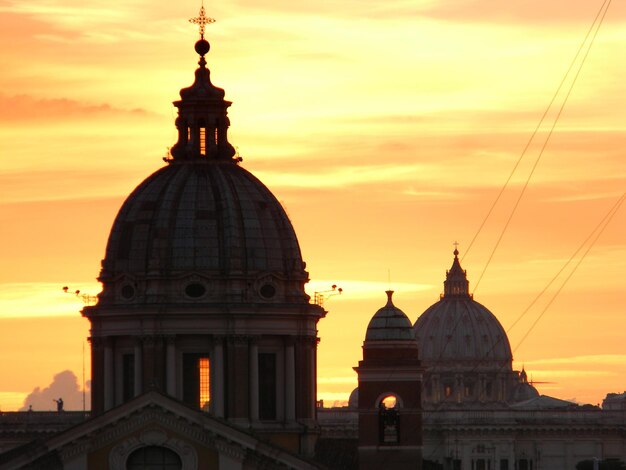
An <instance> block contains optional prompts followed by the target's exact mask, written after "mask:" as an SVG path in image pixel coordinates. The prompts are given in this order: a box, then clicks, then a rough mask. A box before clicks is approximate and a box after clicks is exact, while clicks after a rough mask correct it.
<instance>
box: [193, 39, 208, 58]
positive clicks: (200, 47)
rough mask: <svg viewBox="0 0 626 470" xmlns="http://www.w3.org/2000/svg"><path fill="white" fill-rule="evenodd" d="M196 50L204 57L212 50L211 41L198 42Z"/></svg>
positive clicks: (202, 40) (201, 40)
mask: <svg viewBox="0 0 626 470" xmlns="http://www.w3.org/2000/svg"><path fill="white" fill-rule="evenodd" d="M194 48H195V49H196V52H197V53H198V54H200V55H201V56H204V55H205V54H206V53H207V52H209V50H210V49H211V45H210V44H209V41H207V40H206V39H204V38H203V39H200V40H199V41H198V42H196V45H195V46H194Z"/></svg>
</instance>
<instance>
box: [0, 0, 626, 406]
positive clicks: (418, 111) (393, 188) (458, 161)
mask: <svg viewBox="0 0 626 470" xmlns="http://www.w3.org/2000/svg"><path fill="white" fill-rule="evenodd" d="M605 3H606V2H603V1H602V0H550V1H549V2H546V1H545V0H527V1H524V2H506V1H501V0H445V1H444V0H387V1H385V2H374V1H363V0H360V1H357V0H344V1H328V0H321V1H317V2H304V1H294V0H254V1H252V0H232V1H231V0H226V1H223V2H219V3H217V2H216V3H214V4H213V3H209V2H208V1H207V2H206V3H205V7H206V10H207V14H208V15H209V16H211V17H214V18H216V19H217V22H216V23H215V24H213V25H209V26H208V27H207V32H206V37H207V39H208V40H209V41H210V43H211V46H212V49H211V52H209V54H208V56H207V61H208V64H209V67H210V69H211V72H212V79H213V82H214V83H215V84H216V85H217V86H220V87H223V88H225V90H226V99H228V100H231V101H233V106H232V107H231V108H230V113H229V116H230V119H231V128H230V131H229V136H230V141H231V142H232V143H233V145H235V146H236V147H237V148H238V150H239V153H240V155H241V156H242V157H243V159H244V161H243V166H244V167H245V168H247V169H248V170H250V171H252V172H253V173H254V174H255V175H256V176H258V177H259V178H260V179H261V180H262V181H263V182H264V183H265V184H266V185H267V186H268V187H269V188H270V189H271V190H272V191H273V192H274V194H275V195H276V196H277V198H278V199H279V200H280V201H281V202H282V203H283V205H284V206H285V208H286V210H287V212H288V214H289V217H290V218H291V220H292V222H293V224H294V226H295V229H296V233H297V234H298V237H299V241H300V245H301V248H302V251H303V255H304V258H305V261H306V262H307V269H308V271H309V273H310V276H311V280H312V282H311V283H310V285H309V288H308V290H309V293H310V294H311V295H312V294H313V292H314V291H320V290H325V289H328V288H329V287H330V285H332V284H337V285H339V286H341V287H342V288H343V289H344V293H343V294H342V295H341V296H334V297H332V298H329V299H328V300H327V302H326V305H325V306H326V308H327V310H328V311H329V313H328V315H327V317H326V318H325V319H323V320H322V321H321V322H320V324H319V335H320V337H321V343H320V346H319V369H318V387H319V398H323V399H324V400H325V402H326V403H327V404H328V403H332V402H334V401H335V400H346V399H347V397H348V394H349V393H350V391H351V390H352V389H353V388H354V387H355V386H356V374H355V373H354V371H353V370H352V367H353V366H355V365H357V362H358V360H359V359H360V357H361V344H362V341H363V338H364V334H365V329H366V327H367V324H368V321H369V319H370V318H371V316H372V315H373V314H374V313H375V312H376V310H377V309H378V308H380V307H381V306H383V305H384V303H385V299H386V297H385V294H384V290H386V289H387V288H392V289H394V290H395V291H396V294H395V296H394V299H395V303H396V305H397V306H398V307H400V308H401V309H402V310H403V311H404V312H405V313H406V314H407V315H408V316H409V318H410V319H411V321H415V320H416V319H417V317H418V316H419V315H420V313H422V312H423V311H424V310H426V308H427V307H429V306H430V305H431V304H432V303H434V302H436V301H437V300H438V299H439V294H440V293H441V292H442V290H443V280H444V278H445V272H446V269H449V267H450V265H451V263H452V250H453V249H454V246H453V242H454V241H455V240H457V241H458V242H459V250H460V251H461V256H464V259H463V263H462V264H463V267H464V268H465V269H466V270H467V272H468V277H469V279H470V289H472V290H473V288H474V286H475V285H476V281H477V280H478V278H479V276H480V273H481V271H482V270H483V268H484V266H485V263H486V262H487V259H488V257H489V255H490V253H491V250H492V249H493V246H494V244H495V243H496V240H497V238H498V236H499V234H500V231H501V229H502V226H503V224H504V223H505V221H506V219H507V217H508V216H509V214H510V212H511V210H512V207H513V204H514V203H515V200H516V198H517V196H518V195H519V193H520V191H521V189H522V187H523V185H524V183H525V181H526V178H527V176H528V174H529V172H530V171H531V168H532V167H533V165H534V163H535V160H536V159H537V157H538V155H539V152H540V149H541V146H542V145H543V142H544V140H545V137H546V135H547V133H548V131H549V130H550V127H551V126H552V124H553V122H554V118H555V115H556V113H557V111H558V108H559V107H560V106H561V104H562V103H563V100H564V96H565V93H566V91H567V88H568V87H569V84H570V83H571V82H572V79H573V74H570V76H569V77H568V80H567V81H566V84H565V87H564V89H563V90H562V91H561V93H560V94H559V96H558V97H557V99H556V101H555V104H554V106H553V108H552V110H551V112H550V113H549V114H548V116H547V118H546V120H545V122H544V124H543V125H542V127H541V129H540V131H539V133H538V134H537V137H536V140H535V141H534V143H533V144H532V145H531V146H530V147H529V150H528V151H527V152H526V155H525V157H524V159H523V160H522V162H521V164H520V166H519V168H518V171H517V172H516V173H515V176H514V177H513V179H512V181H511V184H510V186H509V187H508V188H507V190H506V191H505V193H504V195H503V197H502V200H501V201H500V203H499V204H498V205H497V206H496V208H495V210H494V213H493V215H492V217H491V218H490V219H489V220H488V222H487V223H486V225H485V227H484V229H483V230H482V232H481V234H480V235H479V237H478V238H477V239H476V242H475V243H474V245H473V246H472V248H471V250H470V251H469V252H467V247H468V245H469V243H470V241H471V239H472V237H473V236H474V234H475V233H476V231H477V229H478V227H479V225H480V223H481V221H482V220H483V217H484V216H485V215H486V213H487V211H488V210H489V208H490V206H491V204H492V202H493V200H494V198H495V197H496V195H497V194H498V191H499V189H500V188H501V186H502V185H503V184H504V182H505V181H506V178H507V177H508V175H509V173H510V172H511V170H512V168H513V166H514V165H515V162H516V161H517V159H518V158H519V157H520V155H521V153H522V150H523V149H524V146H525V145H526V143H527V141H528V139H529V138H530V136H531V134H532V132H533V130H534V129H535V127H536V126H537V124H538V122H539V119H540V118H541V116H542V114H543V112H544V110H545V108H546V106H547V105H548V104H549V102H550V100H551V99H552V96H553V94H554V92H555V90H556V89H557V87H558V85H559V83H560V82H561V80H562V79H563V76H564V74H565V72H566V71H567V69H568V67H569V65H570V62H571V61H572V59H573V58H574V55H575V54H576V51H577V50H578V47H579V45H580V44H581V42H582V41H583V39H584V38H585V34H586V33H587V31H588V29H589V27H590V26H591V24H592V22H593V20H594V18H595V16H596V14H597V13H598V11H599V10H600V8H601V6H602V5H603V4H605ZM198 8H199V0H197V1H196V0H183V1H178V2H171V1H165V0H151V1H148V0H126V1H124V2H111V1H110V0H107V1H105V0H29V1H27V2H26V1H23V0H0V44H1V45H0V48H1V54H0V68H1V70H2V73H0V370H1V373H0V410H2V411H7V410H16V409H19V408H20V407H21V406H22V405H23V401H24V398H25V397H26V396H27V395H28V394H29V393H30V392H32V391H33V390H34V389H35V388H36V387H40V388H42V389H43V388H44V387H47V386H48V385H49V384H50V383H51V382H52V379H53V376H54V375H55V374H58V373H59V372H62V371H65V370H71V371H73V372H74V373H75V375H76V376H77V377H79V381H82V379H81V376H82V349H83V345H84V343H85V340H86V337H87V336H88V334H89V333H88V322H87V320H85V319H83V318H82V317H81V316H80V313H79V311H80V308H81V306H82V302H81V301H80V299H78V298H77V297H75V296H73V295H70V294H66V293H63V291H62V290H61V288H62V287H63V286H65V285H67V286H69V287H70V290H72V291H73V290H76V289H80V290H81V291H82V292H86V293H89V294H92V295H95V294H97V293H98V292H99V284H98V283H97V282H96V281H95V278H96V276H97V275H98V273H99V268H100V260H101V259H102V257H103V255H104V248H105V244H106V240H107V237H108V232H109V230H110V227H111V223H112V221H113V219H114V217H115V215H116V213H117V210H118V209H119V207H120V205H121V204H122V202H123V201H124V199H125V197H126V196H127V195H128V194H129V193H130V192H131V190H132V189H133V188H134V187H135V186H136V185H137V184H139V183H140V182H141V181H142V180H143V179H144V178H145V177H147V176H148V175H149V174H151V173H152V172H153V171H155V170H156V169H158V168H160V167H161V166H162V165H163V164H164V163H163V161H162V157H163V156H165V154H166V151H167V148H168V147H170V146H171V145H173V144H174V143H175V141H176V132H175V127H174V119H175V116H176V113H175V109H174V107H173V106H172V101H174V100H176V99H178V91H179V90H180V88H182V87H186V86H189V85H190V84H191V83H192V81H193V71H194V70H195V68H196V63H197V55H196V53H195V52H194V50H193V44H194V42H195V41H196V39H197V36H198V31H197V28H196V27H195V26H193V25H191V24H189V23H188V21H187V20H188V18H190V17H192V16H196V15H197V11H198ZM624 50H626V3H625V2H613V4H612V5H611V6H610V8H609V10H608V12H607V13H606V18H605V20H604V23H603V24H602V28H601V29H600V30H599V32H598V34H597V37H596V39H595V43H594V44H593V47H592V48H591V50H590V52H589V54H588V56H587V59H586V62H585V64H584V67H583V68H582V70H581V72H580V74H579V76H578V79H577V81H576V83H575V86H574V88H573V90H572V92H571V95H570V97H569V101H568V102H567V104H566V106H565V108H564V111H563V113H562V115H561V116H560V119H559V120H558V122H557V124H556V127H555V130H554V133H553V135H552V138H551V140H550V142H549V144H548V145H547V147H546V149H545V151H544V153H543V155H542V157H541V159H540V160H539V163H538V164H537V167H536V170H535V171H534V174H533V176H532V179H531V180H530V184H529V186H528V189H527V190H526V192H525V194H524V197H523V198H522V200H521V202H520V204H519V207H518V210H517V212H516V214H515V216H514V217H513V219H512V220H511V222H510V225H509V228H508V230H507V231H506V233H505V234H504V237H503V238H502V241H501V243H500V246H499V248H498V250H497V251H496V253H495V255H494V257H493V260H492V261H491V263H490V265H489V268H488V269H487V271H486V272H485V275H484V277H483V278H482V280H481V281H480V285H479V287H478V289H477V290H476V292H475V296H474V298H475V299H476V300H477V301H479V302H480V303H482V304H484V305H486V306H487V307H488V308H489V309H490V310H491V311H492V312H493V313H494V314H495V315H496V316H497V317H498V318H499V320H500V321H501V323H502V324H503V326H504V328H505V329H507V330H508V329H509V328H510V327H511V325H512V324H513V323H514V322H515V320H516V319H517V318H518V317H519V316H520V315H521V314H522V312H523V311H524V310H525V309H526V307H528V305H529V304H530V303H531V302H532V301H533V299H534V298H535V297H536V296H537V294H539V293H540V292H541V291H542V290H543V289H544V288H545V287H546V285H547V284H548V282H549V281H550V280H551V279H552V278H553V276H554V275H555V274H556V273H557V272H558V271H559V270H560V269H561V268H562V267H563V265H564V263H565V262H566V261H567V260H568V259H569V258H570V257H571V256H572V254H574V253H575V252H576V250H577V249H578V248H579V246H580V245H581V244H582V243H583V242H584V241H585V239H587V237H588V236H589V235H590V234H591V233H592V231H593V230H594V229H595V228H596V227H597V226H598V224H599V223H600V222H601V220H602V219H603V217H605V215H606V214H607V213H609V211H610V209H611V207H613V206H614V205H615V204H616V203H617V202H618V200H619V199H620V197H621V196H622V195H623V193H624V190H626V61H625V60H624V59H625V57H626V56H625V54H624ZM578 63H580V60H579V62H578ZM589 247H590V246H589V244H587V245H584V247H583V248H582V250H580V251H579V252H578V255H577V257H576V258H575V259H574V263H572V264H570V265H569V267H567V268H566V269H565V270H564V271H563V273H562V274H561V276H560V277H559V278H558V279H557V281H556V282H555V283H554V284H552V285H551V286H550V287H549V288H548V290H547V292H546V294H545V295H544V296H542V297H541V299H540V300H539V301H538V302H537V303H536V304H535V305H534V306H533V307H532V308H531V309H530V310H529V311H528V313H527V314H526V315H525V316H524V317H523V319H522V320H521V321H520V322H519V323H517V324H516V325H515V327H514V328H512V329H511V330H510V332H509V338H510V341H511V346H512V348H513V349H514V359H515V363H514V366H515V367H516V368H521V367H522V366H525V368H526V370H527V371H528V373H529V376H530V377H532V379H533V380H535V381H543V382H549V383H546V384H541V385H538V388H539V390H540V392H541V393H543V394H547V395H552V396H556V397H559V398H563V399H575V400H577V401H580V402H589V403H594V404H595V403H599V402H601V401H602V398H604V396H605V395H606V393H608V392H622V391H624V390H626V307H625V306H626V282H625V280H624V279H625V277H626V208H625V207H623V206H622V207H621V209H620V210H618V211H617V212H616V213H615V214H614V215H613V217H612V220H611V222H610V223H609V224H608V225H607V226H606V228H605V229H604V231H603V232H602V233H601V235H600V236H599V237H598V238H597V241H596V242H595V244H594V245H593V246H592V247H590V249H589V251H588V253H587V254H586V257H585V258H584V259H583V260H582V262H581V263H580V265H579V267H578V269H577V270H576V272H575V273H574V274H573V275H572V276H571V279H569V281H568V282H567V283H566V284H565V286H564V287H563V290H562V291H561V292H560V295H559V296H558V297H557V298H556V299H555V300H554V302H553V303H552V304H551V305H550V306H549V308H547V310H545V313H544V314H543V316H542V317H541V319H540V321H539V322H538V323H537V324H536V326H535V327H534V329H533V330H532V331H531V332H530V334H528V336H527V337H526V339H525V340H524V341H523V342H522V343H521V344H519V343H520V341H521V340H522V338H524V336H525V335H526V334H527V333H528V331H529V328H530V327H531V325H532V324H533V323H534V322H535V321H536V320H537V319H538V317H539V316H540V315H541V314H542V312H543V311H544V309H545V307H546V305H547V304H548V302H550V299H551V297H552V295H553V294H554V293H555V292H556V290H557V289H558V288H559V287H560V286H561V284H562V283H563V281H564V280H565V278H566V277H567V276H568V275H569V274H570V273H571V270H572V269H573V267H574V265H575V264H576V263H577V262H578V261H579V259H580V256H581V255H582V254H584V253H585V251H586V250H587V249H588V248H589ZM466 252H467V255H466V256H465V254H466ZM518 344H519V347H518ZM88 363H89V359H88V358H87V364H88ZM86 373H87V377H88V376H89V370H88V369H87V371H86ZM66 403H69V402H67V400H66ZM53 406H54V403H52V402H51V401H50V406H49V407H50V409H52V408H53ZM73 406H74V405H73Z"/></svg>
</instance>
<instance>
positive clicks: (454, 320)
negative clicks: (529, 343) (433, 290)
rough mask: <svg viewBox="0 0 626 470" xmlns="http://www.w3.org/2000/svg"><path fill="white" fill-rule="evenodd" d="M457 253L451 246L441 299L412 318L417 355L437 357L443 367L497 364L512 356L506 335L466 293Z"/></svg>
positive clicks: (492, 317) (497, 366)
mask: <svg viewBox="0 0 626 470" xmlns="http://www.w3.org/2000/svg"><path fill="white" fill-rule="evenodd" d="M458 255H459V252H458V250H454V261H453V263H452V267H451V268H450V270H449V271H447V273H446V280H445V282H444V294H443V295H442V297H441V299H440V300H439V302H437V303H435V304H433V305H431V306H430V307H429V308H428V309H427V310H426V311H425V312H424V313H422V315H420V317H419V318H418V319H417V321H416V322H415V332H416V337H417V341H418V344H419V346H420V358H421V359H422V361H424V362H429V361H438V362H439V363H440V366H439V367H443V368H445V367H446V366H445V364H448V365H449V366H450V368H455V367H457V366H458V365H459V364H460V363H462V362H463V361H474V363H475V361H480V362H481V363H482V364H483V365H484V366H487V367H488V366H489V365H493V367H496V368H499V367H501V366H502V364H503V363H510V361H512V358H513V355H512V353H511V346H510V344H509V340H508V337H507V335H506V332H505V331H504V328H503V327H502V325H501V324H500V322H499V321H498V319H497V318H496V316H495V315H494V314H493V313H491V312H490V311H489V309H487V308H486V307H485V306H484V305H481V304H480V303H478V302H476V301H475V300H474V299H473V296H472V295H471V294H470V293H469V282H468V280H467V273H466V271H465V270H463V269H462V268H461V263H460V261H459V257H458ZM508 370H511V366H510V364H509V365H508Z"/></svg>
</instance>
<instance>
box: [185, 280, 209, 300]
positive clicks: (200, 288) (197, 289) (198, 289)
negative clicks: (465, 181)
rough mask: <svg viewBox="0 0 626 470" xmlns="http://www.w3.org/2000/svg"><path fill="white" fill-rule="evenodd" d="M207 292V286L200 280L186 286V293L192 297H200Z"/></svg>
mask: <svg viewBox="0 0 626 470" xmlns="http://www.w3.org/2000/svg"><path fill="white" fill-rule="evenodd" d="M205 294H206V286H205V285H204V284H200V283H199V282H192V283H189V284H187V286H185V295H186V296H187V297H189V298H192V299H199V298H201V297H204V295H205Z"/></svg>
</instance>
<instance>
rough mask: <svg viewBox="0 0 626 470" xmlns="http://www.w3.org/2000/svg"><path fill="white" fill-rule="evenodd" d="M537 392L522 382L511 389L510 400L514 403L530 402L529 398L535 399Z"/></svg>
mask: <svg viewBox="0 0 626 470" xmlns="http://www.w3.org/2000/svg"><path fill="white" fill-rule="evenodd" d="M538 396H539V392H538V391H537V389H536V388H535V387H533V386H532V385H531V384H529V383H528V382H522V383H520V384H518V385H517V386H516V387H515V388H514V389H513V397H512V399H511V401H512V402H514V403H519V402H522V401H526V400H530V399H531V398H537V397H538Z"/></svg>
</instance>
